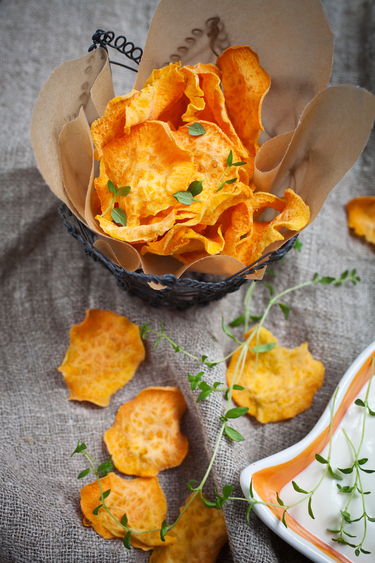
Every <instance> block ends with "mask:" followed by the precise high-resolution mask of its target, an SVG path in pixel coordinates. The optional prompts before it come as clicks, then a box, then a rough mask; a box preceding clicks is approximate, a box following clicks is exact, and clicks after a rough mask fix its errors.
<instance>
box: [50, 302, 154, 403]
mask: <svg viewBox="0 0 375 563" xmlns="http://www.w3.org/2000/svg"><path fill="white" fill-rule="evenodd" d="M144 358H145V350H144V346H143V343H142V339H141V337H140V335H139V328H138V326H137V325H135V324H133V323H131V322H130V321H129V320H128V319H127V318H126V317H122V316H120V315H117V314H116V313H112V312H111V311H105V310H102V309H89V310H87V311H86V317H85V320H84V321H83V322H82V323H81V324H79V325H73V326H72V328H71V329H70V344H69V348H68V350H67V352H66V354H65V358H64V361H63V363H62V364H61V366H60V367H59V368H58V370H59V371H60V372H61V373H62V374H63V376H64V378H65V382H66V384H67V386H68V389H69V392H70V396H69V400H70V401H90V402H91V403H95V404H96V405H99V406H101V407H106V406H107V405H108V404H109V400H110V397H111V395H113V393H115V392H116V391H118V390H119V389H121V387H123V386H124V385H125V384H126V383H127V382H128V381H130V379H131V378H132V377H133V375H134V373H135V370H136V369H137V367H138V365H139V364H140V362H142V361H143V360H144Z"/></svg>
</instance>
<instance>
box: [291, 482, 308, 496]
mask: <svg viewBox="0 0 375 563" xmlns="http://www.w3.org/2000/svg"><path fill="white" fill-rule="evenodd" d="M292 485H293V489H294V490H295V491H297V493H303V494H304V495H307V494H308V492H307V491H305V489H301V487H299V486H298V485H297V483H296V482H295V481H292Z"/></svg>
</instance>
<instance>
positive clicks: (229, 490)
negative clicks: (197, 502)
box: [223, 485, 233, 499]
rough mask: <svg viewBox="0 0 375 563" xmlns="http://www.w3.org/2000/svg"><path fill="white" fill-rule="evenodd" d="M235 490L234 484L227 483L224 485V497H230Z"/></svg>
mask: <svg viewBox="0 0 375 563" xmlns="http://www.w3.org/2000/svg"><path fill="white" fill-rule="evenodd" d="M232 491H233V485H225V487H223V497H224V498H225V499H227V498H229V497H230V495H231V494H232Z"/></svg>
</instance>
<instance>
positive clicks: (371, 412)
mask: <svg viewBox="0 0 375 563" xmlns="http://www.w3.org/2000/svg"><path fill="white" fill-rule="evenodd" d="M367 410H368V412H369V415H370V416H375V412H374V411H372V410H371V409H370V407H369V406H367Z"/></svg>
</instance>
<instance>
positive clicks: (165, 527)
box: [160, 520, 169, 541]
mask: <svg viewBox="0 0 375 563" xmlns="http://www.w3.org/2000/svg"><path fill="white" fill-rule="evenodd" d="M168 530H169V527H168V524H167V521H166V520H164V521H163V523H162V525H161V530H160V539H161V541H165V536H166V535H167V532H168Z"/></svg>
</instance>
